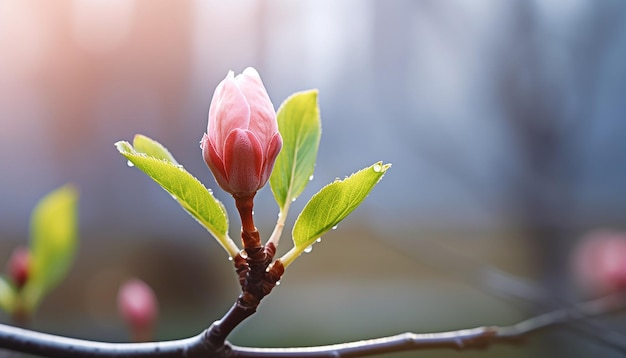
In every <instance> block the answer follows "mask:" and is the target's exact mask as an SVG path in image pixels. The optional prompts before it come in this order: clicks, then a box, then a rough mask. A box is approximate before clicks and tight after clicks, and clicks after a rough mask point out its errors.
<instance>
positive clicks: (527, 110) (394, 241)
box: [0, 0, 626, 357]
mask: <svg viewBox="0 0 626 358" xmlns="http://www.w3.org/2000/svg"><path fill="white" fill-rule="evenodd" d="M625 15H626V2H624V1H621V0H604V1H596V0H552V1H538V0H537V1H532V0H514V1H506V2H503V1H497V0H481V1H471V2H469V1H462V0H428V1H426V0H419V1H414V0H388V1H356V0H347V1H342V2H335V1H330V0H316V1H313V0H306V1H287V0H282V1H278V0H270V1H244V0H237V1H227V2H226V1H217V0H215V1H181V0H62V1H60V0H58V1H54V2H52V1H51V2H44V1H36V0H0V263H4V262H6V260H7V259H8V257H9V255H10V253H11V251H12V250H13V248H14V247H16V246H18V245H25V244H26V243H27V240H28V220H29V215H30V211H31V209H32V207H33V206H34V205H35V203H36V202H37V200H38V199H40V198H41V197H42V196H43V195H44V194H45V193H47V192H49V191H51V190H52V189H54V188H56V187H59V186H61V185H63V184H64V183H67V182H72V183H75V184H76V185H77V186H78V188H79V190H80V193H81V199H80V223H81V230H80V231H81V235H80V248H79V251H78V253H77V258H76V261H75V263H74V266H73V269H72V270H71V272H70V274H69V276H68V277H67V278H66V279H65V280H64V281H63V283H62V284H61V285H60V286H59V287H58V288H57V289H56V290H55V291H54V292H53V293H52V294H51V295H50V296H49V297H47V298H46V299H45V301H44V304H43V305H42V307H41V309H40V310H39V312H38V313H37V315H36V317H35V319H34V320H33V322H32V327H33V328H34V329H37V330H42V331H46V332H52V333H58V334H64V335H70V336H74V337H81V338H88V339H97V340H110V341H124V340H127V339H128V338H127V333H126V331H125V328H124V326H123V324H122V322H121V320H120V319H119V318H118V316H117V313H116V312H117V311H116V307H115V302H116V299H115V297H116V294H117V289H118V287H119V285H120V284H121V283H122V282H123V281H124V280H126V279H128V278H130V277H135V276H136V277H139V278H141V279H143V280H145V281H146V282H147V283H149V284H150V285H151V286H152V287H153V289H154V290H155V292H156V294H157V295H158V297H159V299H160V305H161V319H160V325H159V329H158V333H157V338H158V339H174V338H182V337H187V336H190V335H193V334H196V333H198V332H199V331H200V330H202V329H203V328H206V327H208V325H209V324H210V323H211V322H213V321H214V320H216V319H218V318H219V317H221V316H222V315H223V313H225V312H226V310H227V309H228V308H229V307H230V305H231V304H232V303H233V302H234V299H235V297H236V296H237V294H238V285H237V283H236V278H235V274H234V272H233V270H232V269H231V264H230V263H229V262H228V261H227V260H226V257H227V255H226V253H225V252H224V251H222V250H221V248H220V247H219V245H218V244H217V243H216V242H214V240H212V239H211V238H210V237H209V235H208V233H207V232H206V231H205V230H204V229H203V228H202V227H201V226H200V225H198V224H197V223H196V222H195V221H194V220H193V219H192V218H191V217H190V216H188V215H187V214H186V213H185V212H184V211H183V210H181V209H180V208H179V207H178V204H176V202H174V201H173V200H172V199H171V198H170V196H169V195H167V194H166V193H165V192H164V191H163V190H162V189H161V188H160V187H159V186H158V185H157V184H155V183H153V182H152V181H151V180H150V179H148V178H147V177H146V176H145V175H144V174H143V173H141V172H140V171H138V170H137V169H134V168H128V167H127V165H126V160H124V159H123V158H122V157H121V156H120V155H119V154H118V153H117V151H116V150H115V148H114V146H113V143H114V142H116V141H118V140H132V137H133V135H134V134H136V133H142V134H145V135H148V136H150V137H152V138H154V139H157V140H158V141H160V142H161V143H163V144H164V145H165V146H167V147H168V148H169V149H170V151H171V152H172V153H173V154H174V156H175V157H176V158H177V160H178V161H179V162H180V163H181V164H183V165H184V166H185V168H186V169H187V170H188V171H189V172H191V173H192V174H194V175H196V176H197V177H198V178H199V179H200V180H201V181H203V182H204V183H205V185H206V186H207V187H211V188H214V189H217V185H216V184H215V182H214V180H213V177H212V176H211V174H210V172H209V170H208V169H207V167H206V165H205V164H204V162H203V160H202V156H201V152H200V148H199V140H200V138H201V137H202V134H203V133H204V131H205V130H206V124H207V113H208V106H209V103H210V100H211V96H212V94H213V90H214V88H215V86H216V85H217V84H218V83H219V81H221V80H222V79H223V78H224V77H225V76H226V73H227V71H228V70H234V71H235V72H236V73H239V72H241V71H242V70H243V69H244V68H245V67H247V66H253V67H255V68H256V69H257V70H258V71H259V73H260V74H261V77H262V78H263V80H264V83H265V85H266V87H267V90H268V92H269V95H270V97H271V98H272V101H273V103H274V105H275V107H276V108H277V107H278V106H279V105H280V103H281V102H282V101H283V100H284V99H285V98H286V97H287V96H288V95H290V94H291V93H293V92H295V91H301V90H307V89H311V88H318V89H319V101H320V109H321V116H322V128H323V135H322V140H321V144H320V151H319V155H318V160H317V163H318V164H317V167H316V171H315V178H314V180H313V181H311V183H310V184H309V187H308V188H307V189H306V190H305V192H304V193H303V194H302V196H301V197H300V199H299V200H298V201H296V203H295V204H294V206H292V212H291V216H292V218H293V219H295V217H296V215H297V213H298V212H299V210H300V209H301V208H302V207H303V206H304V204H305V203H306V201H307V199H308V197H310V196H311V195H312V194H314V193H315V192H316V191H317V190H319V189H320V188H321V187H322V186H323V185H325V184H327V183H328V182H330V181H332V180H333V179H334V178H336V177H344V176H346V175H349V174H351V173H352V172H354V171H356V170H358V169H361V168H363V167H365V166H368V165H371V164H372V163H374V162H376V161H379V160H383V161H385V162H390V163H392V164H393V167H392V169H391V170H390V171H389V172H388V174H387V175H386V176H385V178H384V179H383V181H382V182H381V183H380V184H379V185H378V186H377V187H376V189H375V190H374V191H373V192H372V194H371V195H370V197H369V198H368V199H367V200H366V201H365V203H364V204H363V205H362V207H360V208H359V209H358V210H357V211H356V212H355V213H354V214H353V215H351V216H350V217H349V218H348V219H346V221H345V222H344V223H342V224H341V225H340V227H339V230H335V231H332V232H331V233H329V234H327V235H326V236H324V237H323V240H322V243H321V244H317V245H315V247H314V249H313V252H312V253H311V254H308V255H304V256H303V257H301V258H300V259H299V260H297V261H296V262H295V263H294V264H293V265H292V266H290V268H289V270H288V271H287V273H286V274H285V276H284V278H283V280H282V281H281V282H282V285H281V286H280V287H278V288H277V289H276V290H275V291H274V292H273V293H272V295H271V296H270V297H268V298H267V299H266V300H265V301H264V302H263V303H262V305H261V307H260V309H259V312H258V314H257V315H255V316H253V317H252V318H250V319H249V320H248V321H247V322H245V323H244V324H243V325H242V326H241V327H239V328H238V329H237V331H236V332H235V333H234V335H233V336H232V337H231V340H232V342H233V343H236V344H240V345H258V346H288V345H310V344H329V343H337V342H342V341H345V340H353V339H363V338H369V337H375V336H381V335H389V334H395V333H400V332H404V331H414V332H432V331H441V330H453V329H460V328H467V327H473V326H480V325H492V324H500V325H505V324H512V323H515V322H517V321H519V320H522V319H524V318H527V317H529V316H531V315H533V314H536V313H538V312H544V311H546V310H549V309H551V308H554V307H555V306H557V305H560V304H567V303H568V302H572V301H577V300H580V299H584V298H585V297H587V296H586V295H585V293H584V292H583V291H581V290H580V289H579V288H578V287H577V286H576V284H575V282H574V280H573V279H572V275H571V269H570V267H571V263H570V257H571V252H572V250H573V248H574V247H575V245H576V243H577V242H578V241H579V240H580V238H581V237H582V236H583V235H585V234H586V233H587V232H588V231H589V230H593V229H597V228H611V229H622V228H625V227H626V189H624V183H626V155H625V154H624V153H626V141H625V140H624V135H625V134H626V65H624V64H625V63H626V22H625V21H624V18H625ZM215 192H216V194H217V196H218V197H219V198H220V199H221V200H222V201H223V202H224V203H225V204H226V206H227V208H228V209H229V211H230V212H231V232H232V233H233V234H232V236H234V237H236V236H237V234H236V233H237V232H238V231H239V229H238V227H237V225H238V218H237V217H236V216H235V214H234V213H235V211H234V205H233V203H232V200H231V199H230V198H229V197H228V196H227V195H222V193H218V190H215ZM255 213H256V221H257V226H258V227H259V229H260V231H261V233H262V235H264V236H265V237H267V236H269V234H270V233H271V230H272V227H273V224H274V222H275V220H276V215H277V207H276V204H275V203H274V201H273V198H272V195H271V191H270V190H269V188H265V189H263V190H262V191H261V192H260V193H259V195H258V196H257V200H256V208H255ZM292 221H293V220H291V222H292ZM289 230H290V228H287V230H286V232H289ZM289 241H290V240H289V237H288V235H285V236H284V237H283V244H282V246H281V247H280V248H279V253H282V252H285V251H286V250H287V249H288V248H289V246H290V242H289ZM2 265H3V264H2ZM0 321H3V322H7V316H6V315H3V314H2V313H0ZM601 327H602V329H603V330H598V331H596V333H595V334H581V332H580V331H577V330H570V329H564V330H560V331H554V332H549V333H545V334H542V335H540V336H535V337H534V338H532V339H531V340H530V341H529V342H528V344H527V345H524V346H521V347H495V348H493V349H491V350H489V351H486V352H464V353H462V354H463V356H467V357H483V356H497V357H499V356H503V355H506V356H508V357H526V356H528V357H537V356H568V357H576V356H579V357H590V356H604V357H611V356H621V354H623V352H624V349H625V348H624V347H621V351H620V347H615V346H612V345H610V344H607V343H606V342H602V341H599V338H598V336H600V335H605V333H607V332H608V333H610V334H620V331H621V332H626V330H625V329H624V320H623V317H622V319H620V317H619V316H613V317H612V318H611V319H610V320H609V321H608V322H605V321H602V323H601ZM608 333H607V334H608ZM625 334H626V333H625ZM415 354H416V353H412V354H404V355H403V354H390V355H388V356H389V357H404V356H406V357H410V356H414V355H415ZM421 354H423V356H424V357H447V356H454V357H456V356H459V353H456V352H424V353H421Z"/></svg>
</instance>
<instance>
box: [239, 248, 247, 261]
mask: <svg viewBox="0 0 626 358" xmlns="http://www.w3.org/2000/svg"><path fill="white" fill-rule="evenodd" d="M239 256H241V258H242V259H244V260H245V259H247V258H248V252H247V251H246V250H241V251H239Z"/></svg>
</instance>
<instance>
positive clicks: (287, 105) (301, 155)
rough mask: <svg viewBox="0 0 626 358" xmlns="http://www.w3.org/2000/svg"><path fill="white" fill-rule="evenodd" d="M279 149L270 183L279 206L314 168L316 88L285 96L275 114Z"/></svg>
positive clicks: (317, 118) (317, 132)
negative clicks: (278, 133) (280, 139)
mask: <svg viewBox="0 0 626 358" xmlns="http://www.w3.org/2000/svg"><path fill="white" fill-rule="evenodd" d="M276 117H277V121H278V130H279V131H280V135H281V136H282V138H283V148H282V150H281V152H280V154H279V155H278V157H277V158H276V163H275V164H274V170H273V171H272V175H271V176H270V186H271V188H272V192H273V193H274V197H275V198H276V202H277V203H278V205H279V206H280V208H281V209H283V208H285V206H286V205H289V203H291V201H292V199H295V198H296V197H297V196H298V195H300V193H302V191H303V190H304V188H305V187H306V185H307V184H308V182H309V178H310V177H311V175H313V170H314V169H315V159H316V157H317V150H318V147H319V142H320V136H321V133H322V129H321V125H320V113H319V108H318V104H317V90H310V91H305V92H298V93H295V94H293V95H292V96H290V97H289V98H287V99H286V100H285V101H284V102H283V104H282V105H281V106H280V108H279V109H278V113H277V114H276Z"/></svg>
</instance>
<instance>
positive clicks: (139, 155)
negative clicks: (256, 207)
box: [115, 136, 239, 256]
mask: <svg viewBox="0 0 626 358" xmlns="http://www.w3.org/2000/svg"><path fill="white" fill-rule="evenodd" d="M142 137H143V136H141V137H140V138H142ZM143 138H147V137H143ZM147 139H148V140H149V141H148V140H146V139H140V141H141V142H142V143H143V144H145V143H150V144H149V146H150V147H151V148H152V149H154V148H155V143H156V144H157V145H158V147H160V148H163V151H159V153H161V154H163V153H167V155H168V157H169V158H171V159H167V158H166V159H162V158H159V157H153V156H151V155H150V154H149V153H146V152H138V151H137V148H133V146H131V145H130V144H129V143H128V142H124V141H120V142H117V143H115V146H116V147H117V150H118V151H119V152H120V153H121V154H122V155H123V156H124V157H126V159H128V161H129V162H130V163H132V164H133V165H134V166H136V167H137V168H139V169H140V170H141V171H143V172H144V173H146V174H147V175H148V176H149V177H150V178H152V180H154V181H155V182H157V183H158V184H159V185H161V187H163V189H165V191H167V192H168V193H170V194H171V195H172V197H173V198H174V199H175V200H176V201H177V202H178V203H179V204H180V205H181V206H182V207H183V209H185V210H186V211H187V212H188V213H189V214H190V215H191V216H192V217H194V218H195V219H196V220H197V221H198V222H199V223H200V224H201V225H202V226H204V227H205V228H206V229H207V230H208V231H209V232H210V233H211V235H213V237H215V238H216V239H217V241H218V242H219V243H220V244H221V245H222V246H223V247H224V249H225V250H226V251H227V252H228V253H229V254H230V255H231V256H235V255H237V253H238V252H239V249H238V248H237V246H236V245H235V243H234V242H233V241H232V240H231V239H230V237H229V236H228V217H227V215H226V210H225V209H224V206H223V205H222V203H221V202H220V201H218V200H217V199H216V198H215V197H214V196H213V194H211V192H210V191H209V190H207V188H205V187H204V185H202V183H201V182H200V181H199V180H198V179H196V178H195V177H194V176H193V175H191V174H190V173H189V172H187V171H186V170H185V169H184V168H183V167H182V166H181V165H178V164H176V163H177V162H176V160H175V159H174V158H173V157H172V156H171V154H169V152H168V151H167V149H165V147H163V146H161V145H160V144H158V143H157V142H156V141H154V140H152V139H149V138H147ZM135 141H137V136H136V137H135ZM143 144H142V145H143ZM143 148H144V149H145V147H143ZM149 152H151V151H149ZM160 156H161V157H163V155H160Z"/></svg>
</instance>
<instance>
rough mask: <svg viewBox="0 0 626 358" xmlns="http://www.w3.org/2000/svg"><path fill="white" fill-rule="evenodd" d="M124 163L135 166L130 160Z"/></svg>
mask: <svg viewBox="0 0 626 358" xmlns="http://www.w3.org/2000/svg"><path fill="white" fill-rule="evenodd" d="M126 165H128V166H129V167H134V166H135V164H133V162H131V161H130V160H128V161H126Z"/></svg>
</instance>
